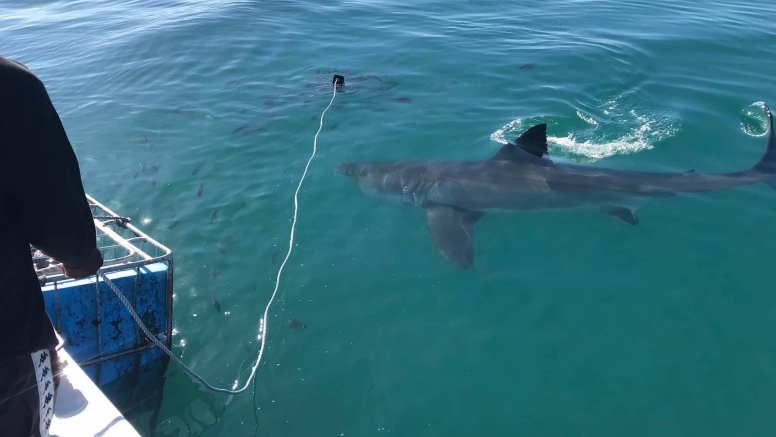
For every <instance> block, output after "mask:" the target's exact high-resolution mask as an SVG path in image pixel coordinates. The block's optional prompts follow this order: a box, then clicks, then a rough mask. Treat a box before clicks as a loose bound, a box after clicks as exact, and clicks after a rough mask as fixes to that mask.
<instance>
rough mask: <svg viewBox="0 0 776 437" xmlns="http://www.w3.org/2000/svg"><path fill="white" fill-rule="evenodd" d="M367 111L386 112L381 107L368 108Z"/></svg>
mask: <svg viewBox="0 0 776 437" xmlns="http://www.w3.org/2000/svg"><path fill="white" fill-rule="evenodd" d="M369 110H370V111H372V112H385V111H387V109H385V108H383V107H381V106H376V107H374V108H369Z"/></svg>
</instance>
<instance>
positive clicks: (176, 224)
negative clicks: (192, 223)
mask: <svg viewBox="0 0 776 437" xmlns="http://www.w3.org/2000/svg"><path fill="white" fill-rule="evenodd" d="M180 222H181V221H180V220H179V219H173V220H172V221H171V222H170V224H169V225H167V229H172V228H174V227H176V226H178V223H180Z"/></svg>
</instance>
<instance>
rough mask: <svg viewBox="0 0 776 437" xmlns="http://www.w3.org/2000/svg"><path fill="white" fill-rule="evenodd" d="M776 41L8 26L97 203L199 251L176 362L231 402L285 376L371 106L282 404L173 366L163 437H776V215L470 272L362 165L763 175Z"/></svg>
mask: <svg viewBox="0 0 776 437" xmlns="http://www.w3.org/2000/svg"><path fill="white" fill-rule="evenodd" d="M774 23H776V6H773V5H769V4H768V3H767V2H757V3H751V2H745V1H743V0H734V1H701V2H688V1H682V2H679V3H676V2H668V1H650V2H647V1H637V2H604V1H578V0H559V1H529V2H520V3H513V4H506V3H504V2H493V1H480V2H476V3H475V2H455V3H451V2H442V1H423V2H409V1H407V2H376V1H361V2H331V1H327V2H324V3H319V2H301V1H296V2H294V1H292V2H286V1H283V2H280V1H275V2H248V1H245V2H240V1H209V2H208V1H203V0H180V1H169V0H160V1H132V2H126V1H115V0H110V1H91V2H85V1H82V2H64V1H61V2H42V1H41V2H35V4H34V5H24V4H22V3H21V2H5V3H2V4H0V54H2V55H3V56H7V57H11V58H14V59H17V60H19V61H20V62H23V63H25V64H26V65H27V66H29V67H30V68H31V69H32V70H33V71H35V72H36V73H37V74H38V75H39V76H40V77H41V78H42V79H43V81H44V83H45V84H46V86H47V88H48V90H49V93H50V95H51V97H52V100H53V102H54V104H55V106H56V108H57V110H58V111H59V113H60V115H61V117H62V119H63V122H64V124H65V127H66V129H67V132H68V135H69V137H70V139H71V142H72V144H73V146H74V148H75V150H76V153H77V155H78V157H79V161H80V164H81V169H82V176H83V180H84V184H85V186H86V188H87V191H88V192H89V193H90V194H92V195H93V196H95V197H96V198H97V199H99V200H101V201H103V202H104V203H106V205H108V206H109V207H111V208H112V209H114V210H115V211H117V212H118V213H120V214H123V215H128V216H131V217H132V218H133V219H134V220H135V222H136V223H139V224H140V225H141V228H142V229H144V230H145V231H146V232H147V233H149V234H150V235H151V236H153V237H155V238H157V239H158V240H160V241H163V242H164V243H165V244H166V245H168V246H169V247H171V248H172V249H173V251H174V254H175V260H176V264H175V267H176V271H175V303H174V308H175V309H174V311H175V319H174V328H175V331H176V334H175V337H174V344H175V348H174V352H175V353H176V354H177V355H178V356H180V357H182V359H183V360H184V361H185V362H186V363H188V364H189V365H190V366H191V367H193V368H194V369H195V370H196V371H198V372H199V373H200V374H201V375H203V376H204V377H205V378H206V379H208V380H209V381H211V382H213V383H214V384H217V385H220V386H230V385H231V384H232V383H233V382H234V380H235V378H236V377H237V375H238V370H239V368H240V366H241V364H242V369H243V371H242V373H240V375H241V377H242V379H241V381H242V380H244V379H245V377H246V376H247V372H245V369H246V368H247V367H248V366H249V364H250V360H252V359H253V358H254V357H255V354H256V352H257V349H258V343H257V341H256V336H257V333H258V325H259V319H260V318H261V317H262V313H263V311H264V307H265V305H266V304H267V301H268V299H269V297H270V295H271V293H272V290H273V287H274V281H275V277H276V274H277V269H278V267H279V265H280V261H282V259H283V256H284V255H285V250H286V245H287V243H288V235H289V230H290V225H291V222H290V220H291V217H292V214H293V202H292V196H293V192H294V190H295V188H296V184H297V183H298V181H299V178H300V176H301V173H302V170H303V168H304V165H305V163H306V162H307V159H308V158H309V154H310V152H311V148H312V140H313V135H314V134H315V132H316V130H317V128H318V117H319V116H320V113H321V111H322V110H323V109H324V108H325V107H326V105H327V104H328V101H329V99H330V97H331V95H330V91H331V90H330V88H329V84H330V81H331V76H332V74H333V73H334V72H340V73H343V74H344V75H345V76H346V78H347V80H348V83H349V86H348V87H347V88H346V91H345V92H343V93H341V94H338V95H337V97H336V99H335V102H334V106H333V108H332V109H330V110H329V112H328V113H327V115H326V119H325V122H324V128H323V131H322V133H321V135H320V137H319V141H318V148H319V150H318V154H317V156H316V158H315V160H314V161H313V163H312V167H311V169H310V172H309V174H308V177H307V179H306V181H305V185H304V187H303V189H302V192H301V194H300V199H299V200H300V213H299V222H298V228H297V232H296V240H295V246H294V252H293V254H292V257H291V259H290V261H289V264H288V265H287V266H286V269H285V270H284V273H283V277H282V280H281V282H280V287H279V292H278V296H277V300H276V302H275V304H274V306H273V307H272V309H271V310H270V317H269V329H268V337H267V340H268V344H267V349H266V353H265V356H264V359H263V362H262V364H261V366H260V368H259V373H258V381H257V383H256V385H255V396H253V395H252V394H251V393H250V392H249V393H246V394H243V395H240V396H236V397H233V398H230V397H227V396H222V395H212V394H209V393H208V392H206V391H204V390H203V389H201V388H200V387H198V386H197V385H196V384H194V383H193V382H192V380H191V379H190V378H188V377H187V376H185V374H183V373H182V372H180V371H179V370H177V369H175V368H173V367H172V366H171V367H170V369H169V371H168V374H169V379H168V380H167V383H166V386H165V394H164V400H163V404H162V407H161V412H160V415H159V417H158V420H157V421H156V424H155V429H156V430H155V433H154V435H159V436H201V435H208V436H220V435H240V436H242V435H262V436H342V435H345V436H377V435H383V434H392V435H400V436H404V435H423V436H442V435H444V436H458V435H461V436H464V435H467V436H469V435H494V436H495V435H498V436H502V435H503V436H512V435H542V436H550V435H558V436H560V435H563V436H566V435H591V436H623V435H629V436H661V437H669V436H696V435H704V436H731V435H741V436H744V435H745V436H771V435H773V433H774V426H775V425H776V420H775V419H774V417H776V416H774V414H773V405H774V403H776V347H775V346H774V341H773V335H774V332H776V293H774V284H773V277H772V276H771V275H770V274H771V273H772V272H773V266H774V262H776V255H775V254H774V247H776V191H774V190H771V189H770V188H769V187H767V186H765V185H762V184H761V185H756V186H751V187H746V188H740V189H735V190H730V191H724V192H715V193H710V194H705V195H690V196H681V197H677V198H673V199H668V200H656V201H654V202H652V203H649V204H647V205H646V206H644V207H643V208H642V209H641V210H640V211H639V216H640V219H641V222H640V223H639V225H638V226H636V227H632V226H628V225H625V224H622V223H620V222H618V221H616V220H613V219H611V218H609V217H606V216H604V215H602V214H598V213H595V212H554V213H527V214H516V215H498V214H491V215H487V216H485V218H484V219H483V220H481V221H480V222H479V223H478V225H477V237H476V242H475V250H476V262H475V263H476V264H475V268H474V269H472V270H470V271H459V270H456V269H455V268H453V267H452V266H451V265H449V264H448V263H446V262H445V261H444V259H443V258H442V257H441V256H439V254H438V253H437V252H436V249H435V248H434V246H433V243H432V241H431V238H430V237H429V235H428V233H427V230H426V227H425V223H424V219H423V213H422V211H421V210H418V209H408V208H403V207H401V206H397V205H396V204H393V203H390V202H386V201H384V200H382V199H379V198H373V197H368V196H366V195H364V194H363V193H362V192H361V191H360V190H359V189H358V188H357V186H355V184H353V183H352V182H350V181H347V180H345V179H343V178H340V177H338V176H336V175H335V174H334V166H335V165H336V163H337V162H341V161H347V160H352V159H366V160H388V159H466V160H469V159H471V160H474V159H485V158H487V157H489V156H491V155H492V154H493V153H495V152H496V151H497V150H498V148H499V147H500V145H501V144H500V143H499V142H498V141H503V140H504V139H512V138H514V137H516V136H517V135H518V134H519V133H520V132H521V131H522V130H524V129H526V128H527V127H529V126H531V125H533V124H536V123H540V122H547V123H548V124H549V129H548V131H549V135H550V137H551V139H550V153H551V155H553V156H554V157H555V159H557V160H564V161H571V162H584V163H590V165H603V166H610V167H616V168H623V169H639V170H656V171H685V170H688V169H696V170H697V171H698V172H723V171H734V170H742V169H746V168H749V167H750V166H751V165H752V164H754V163H755V162H756V161H757V160H758V159H759V157H760V156H761V154H762V152H763V150H764V147H765V139H764V138H763V137H762V136H761V135H762V134H763V132H764V124H763V123H764V121H763V120H764V117H763V115H762V111H761V110H759V109H758V102H766V103H769V104H771V106H774V107H776V79H774V77H775V76H774V72H775V71H776V40H775V39H774V34H775V33H774V32H776V24H774ZM525 64H535V66H534V67H533V68H523V69H521V68H520V67H521V66H523V65H525ZM370 76H376V77H377V78H379V79H376V78H373V77H370ZM396 99H399V101H395V100H396ZM407 99H409V100H411V101H410V102H408V101H407ZM246 126H247V127H246ZM235 131H237V132H235ZM200 165H201V167H200V171H199V172H198V173H197V174H196V175H193V174H192V173H193V172H194V169H195V168H197V167H198V166H200ZM154 166H155V167H154ZM143 169H145V172H143ZM136 174H137V176H135V175H136ZM42 176H43V177H45V175H42ZM152 180H153V181H155V186H153V185H152V183H151V182H152ZM200 186H202V190H203V191H202V194H201V196H200V197H198V196H197V191H198V188H199V187H200ZM50 189H51V190H55V189H56V187H50ZM241 205H244V206H242V207H241V208H240V209H239V210H237V212H234V211H235V209H237V208H238V207H240V206H241ZM215 210H218V213H217V215H216V217H215V218H214V220H213V221H212V223H211V218H212V215H213V212H214V211H215ZM276 253H277V254H278V255H275V254H276ZM273 258H274V260H275V262H274V263H273ZM211 270H218V271H220V272H221V273H220V274H219V275H217V276H211V275H210V272H211ZM208 289H209V290H210V291H212V293H213V294H214V295H215V296H216V297H217V298H218V299H219V301H220V303H221V307H222V312H218V311H216V310H215V308H214V307H213V305H212V303H211V299H210V296H209V295H208V292H207V290H208ZM290 318H294V319H298V320H301V321H303V322H305V323H306V324H307V325H308V329H306V330H294V329H291V328H290V327H289V326H288V325H287V324H286V322H287V320H288V319H290ZM246 360H247V361H246ZM132 420H133V423H135V424H136V425H137V427H138V429H140V430H143V432H144V433H146V434H151V431H149V429H150V428H149V427H148V425H147V422H148V421H149V415H148V414H146V413H144V414H140V415H139V416H137V417H133V418H132Z"/></svg>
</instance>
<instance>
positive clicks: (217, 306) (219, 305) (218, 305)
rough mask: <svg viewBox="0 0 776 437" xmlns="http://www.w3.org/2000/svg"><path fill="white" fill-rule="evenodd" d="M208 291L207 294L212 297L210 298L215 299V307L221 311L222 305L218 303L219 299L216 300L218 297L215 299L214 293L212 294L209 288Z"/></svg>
mask: <svg viewBox="0 0 776 437" xmlns="http://www.w3.org/2000/svg"><path fill="white" fill-rule="evenodd" d="M206 290H207V294H209V295H210V297H211V298H213V306H214V307H216V309H217V310H218V311H221V304H220V303H218V299H216V297H215V296H213V293H211V292H210V289H209V288H206Z"/></svg>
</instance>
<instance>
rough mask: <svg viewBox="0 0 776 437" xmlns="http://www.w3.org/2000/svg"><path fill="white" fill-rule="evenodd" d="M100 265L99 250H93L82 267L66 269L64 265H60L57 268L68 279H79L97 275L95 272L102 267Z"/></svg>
mask: <svg viewBox="0 0 776 437" xmlns="http://www.w3.org/2000/svg"><path fill="white" fill-rule="evenodd" d="M102 263H103V261H102V254H101V253H100V251H99V250H97V249H95V250H94V252H92V254H91V255H90V256H89V259H88V260H87V261H86V264H84V265H83V266H81V267H79V268H77V269H68V268H67V267H65V265H64V264H60V265H59V268H60V269H62V273H64V274H65V276H67V277H68V278H73V279H81V278H86V277H88V276H92V275H93V274H95V273H97V270H99V269H100V267H102Z"/></svg>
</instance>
